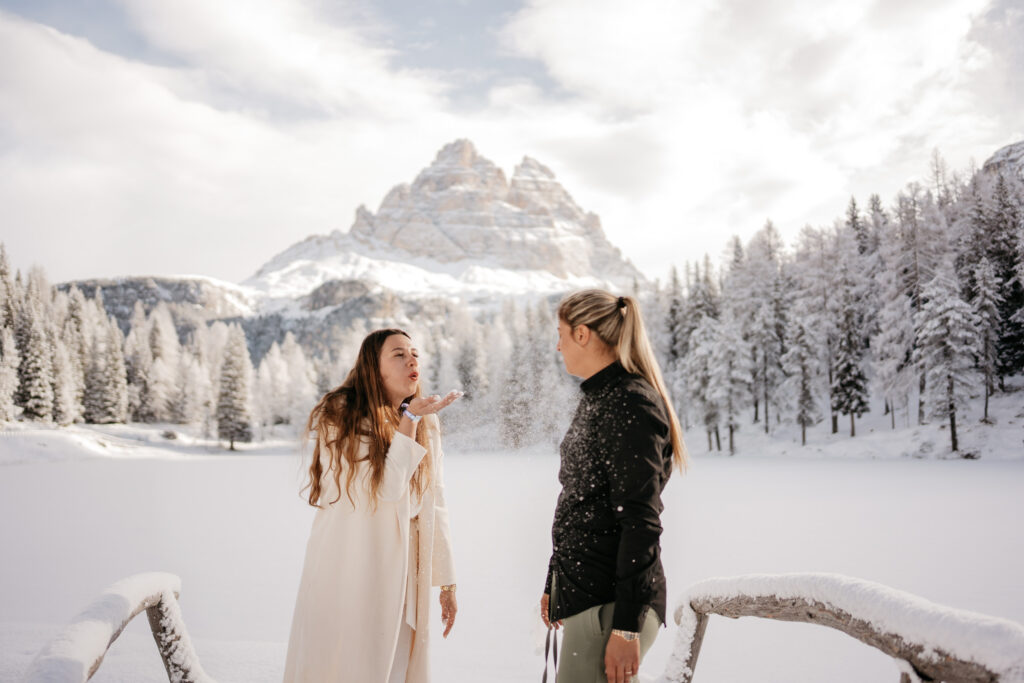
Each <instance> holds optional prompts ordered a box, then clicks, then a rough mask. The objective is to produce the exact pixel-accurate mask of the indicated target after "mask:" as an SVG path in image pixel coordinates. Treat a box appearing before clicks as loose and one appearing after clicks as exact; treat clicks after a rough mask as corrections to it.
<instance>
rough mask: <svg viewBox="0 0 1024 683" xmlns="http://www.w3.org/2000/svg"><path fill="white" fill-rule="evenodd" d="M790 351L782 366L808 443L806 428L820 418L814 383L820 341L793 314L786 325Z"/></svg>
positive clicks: (797, 421)
mask: <svg viewBox="0 0 1024 683" xmlns="http://www.w3.org/2000/svg"><path fill="white" fill-rule="evenodd" d="M786 336H787V340H788V343H787V350H786V353H785V355H784V356H783V357H782V367H783V369H784V370H785V373H786V375H787V379H786V382H785V385H786V390H787V391H788V392H789V394H790V395H791V396H792V404H793V408H794V410H793V412H794V419H795V420H796V423H797V424H798V425H800V444H801V445H807V428H808V427H811V426H813V425H815V424H817V423H818V422H819V421H820V420H821V414H820V412H819V410H818V404H817V401H816V400H815V397H814V383H815V379H816V377H817V375H818V371H819V367H818V365H819V364H818V358H817V356H816V355H815V347H816V346H817V342H816V340H815V339H814V337H813V335H812V334H811V333H810V332H809V331H808V329H807V326H806V323H805V320H804V318H802V317H800V316H793V317H792V318H790V321H789V326H788V328H787V333H786Z"/></svg>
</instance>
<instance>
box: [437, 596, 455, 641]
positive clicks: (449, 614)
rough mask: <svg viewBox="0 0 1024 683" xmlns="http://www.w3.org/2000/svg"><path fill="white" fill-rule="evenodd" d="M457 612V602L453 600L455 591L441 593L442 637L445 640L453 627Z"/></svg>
mask: <svg viewBox="0 0 1024 683" xmlns="http://www.w3.org/2000/svg"><path fill="white" fill-rule="evenodd" d="M458 611H459V605H458V602H457V601H456V600H455V591H441V623H442V624H444V633H442V634H441V636H442V637H444V638H447V637H448V634H449V633H451V630H452V626H454V625H455V614H456V613H457V612H458Z"/></svg>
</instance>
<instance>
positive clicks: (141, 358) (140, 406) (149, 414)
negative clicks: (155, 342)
mask: <svg viewBox="0 0 1024 683" xmlns="http://www.w3.org/2000/svg"><path fill="white" fill-rule="evenodd" d="M124 355H125V369H126V371H127V376H128V406H129V411H130V413H131V419H132V420H133V421H134V422H154V421H156V409H155V407H154V405H153V399H152V393H151V391H150V376H151V375H152V370H153V350H152V348H151V347H150V345H149V326H148V323H147V320H146V309H145V308H143V306H142V302H141V301H136V302H135V307H134V308H133V309H132V317H131V323H130V326H129V331H128V337H127V338H126V339H125V352H124Z"/></svg>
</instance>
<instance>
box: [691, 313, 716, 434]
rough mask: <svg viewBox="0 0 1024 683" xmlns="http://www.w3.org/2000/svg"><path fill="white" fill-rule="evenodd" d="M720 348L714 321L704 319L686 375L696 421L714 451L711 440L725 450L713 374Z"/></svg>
mask: <svg viewBox="0 0 1024 683" xmlns="http://www.w3.org/2000/svg"><path fill="white" fill-rule="evenodd" d="M717 346H718V335H717V330H716V322H715V320H714V318H711V317H709V316H702V317H701V319H700V322H698V323H697V327H696V329H694V331H693V334H691V335H690V353H689V355H688V356H687V357H686V375H687V381H688V384H689V386H690V388H691V389H692V390H693V402H694V407H695V409H696V412H697V417H698V419H699V420H700V422H701V424H702V425H703V426H704V430H705V432H706V433H707V436H708V450H709V451H710V450H713V446H712V443H711V438H712V436H713V437H714V438H715V443H716V445H717V447H718V450H719V451H721V450H722V440H721V437H720V434H719V430H718V421H719V415H720V410H719V405H718V400H717V399H718V396H717V395H716V392H715V391H714V390H713V389H714V386H713V384H712V372H713V360H712V359H713V357H714V354H715V349H716V347H717Z"/></svg>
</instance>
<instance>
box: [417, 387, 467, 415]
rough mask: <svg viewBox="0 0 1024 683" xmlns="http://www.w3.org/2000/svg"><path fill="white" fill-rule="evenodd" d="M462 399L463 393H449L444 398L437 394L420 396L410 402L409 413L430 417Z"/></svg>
mask: <svg viewBox="0 0 1024 683" xmlns="http://www.w3.org/2000/svg"><path fill="white" fill-rule="evenodd" d="M461 397H462V392H461V391H449V392H448V393H447V394H445V395H444V397H441V396H438V395H437V394H433V395H431V396H420V397H418V398H414V399H412V400H411V401H409V412H411V413H412V414H413V415H419V416H423V415H430V414H431V413H436V412H439V411H441V410H442V409H444V408H447V407H448V406H450V405H451V404H453V403H455V401H457V400H458V399H459V398H461Z"/></svg>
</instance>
